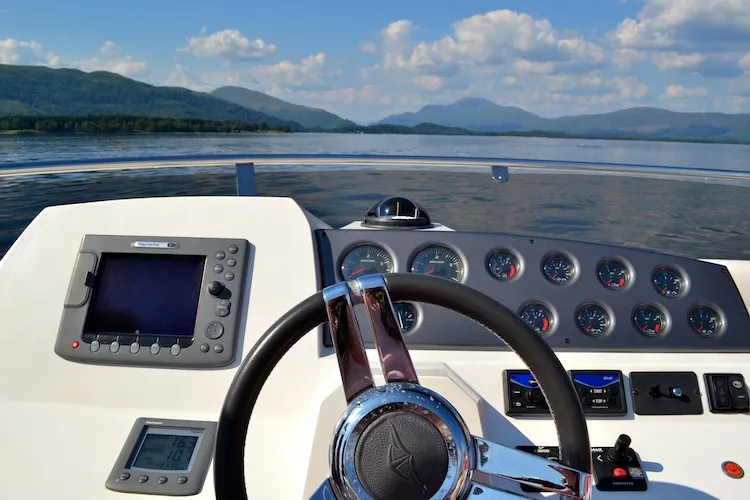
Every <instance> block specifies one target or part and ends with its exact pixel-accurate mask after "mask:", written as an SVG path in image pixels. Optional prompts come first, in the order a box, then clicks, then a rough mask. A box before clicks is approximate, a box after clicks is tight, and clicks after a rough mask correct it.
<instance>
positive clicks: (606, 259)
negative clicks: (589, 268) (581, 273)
mask: <svg viewBox="0 0 750 500" xmlns="http://www.w3.org/2000/svg"><path fill="white" fill-rule="evenodd" d="M608 262H616V263H618V264H620V265H622V267H624V268H625V271H626V272H627V273H628V277H627V279H626V280H625V286H624V287H622V288H610V287H608V286H607V285H605V284H604V283H603V282H602V278H601V277H600V276H599V269H601V267H602V266H603V265H604V264H606V263H608ZM594 276H595V277H596V281H597V282H598V283H599V284H600V285H601V286H602V287H604V289H605V290H609V291H611V292H624V291H626V290H629V289H630V288H631V287H632V286H633V284H634V283H635V279H636V276H635V268H634V267H633V265H632V264H631V263H630V261H629V260H628V259H626V258H624V257H616V256H610V257H604V258H603V259H600V260H599V262H598V263H597V264H596V268H594Z"/></svg>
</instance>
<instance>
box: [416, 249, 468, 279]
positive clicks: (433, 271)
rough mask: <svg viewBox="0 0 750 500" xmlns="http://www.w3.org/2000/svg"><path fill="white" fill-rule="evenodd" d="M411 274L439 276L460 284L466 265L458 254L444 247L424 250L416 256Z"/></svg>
mask: <svg viewBox="0 0 750 500" xmlns="http://www.w3.org/2000/svg"><path fill="white" fill-rule="evenodd" d="M411 272H413V273H416V274H426V275H428V276H438V277H440V278H445V279H449V280H453V281H458V282H459V283H460V282H461V281H462V280H463V277H464V264H463V262H462V261H461V257H459V256H458V254H457V253H456V252H454V251H453V250H451V249H450V248H448V247H444V246H442V245H432V246H429V247H427V248H424V249H422V250H420V251H419V253H417V255H415V256H414V260H413V261H412V263H411Z"/></svg>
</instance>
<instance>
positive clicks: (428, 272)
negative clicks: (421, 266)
mask: <svg viewBox="0 0 750 500" xmlns="http://www.w3.org/2000/svg"><path fill="white" fill-rule="evenodd" d="M434 272H435V268H434V267H433V268H432V269H430V270H429V271H427V272H426V273H425V274H432V273H434Z"/></svg>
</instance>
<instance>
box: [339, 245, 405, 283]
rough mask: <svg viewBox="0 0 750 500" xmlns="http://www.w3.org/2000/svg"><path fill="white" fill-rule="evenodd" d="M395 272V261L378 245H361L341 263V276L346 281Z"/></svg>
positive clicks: (353, 249) (352, 250)
mask: <svg viewBox="0 0 750 500" xmlns="http://www.w3.org/2000/svg"><path fill="white" fill-rule="evenodd" d="M392 272H393V259H392V258H391V256H390V254H389V253H388V252H386V251H385V250H384V249H383V248H381V247H379V246H377V245H359V246H357V247H354V248H352V249H351V250H349V252H348V253H347V254H346V255H345V256H344V259H343V260H342V261H341V276H343V277H344V279H345V280H350V279H352V278H359V277H360V276H366V275H368V274H385V273H392Z"/></svg>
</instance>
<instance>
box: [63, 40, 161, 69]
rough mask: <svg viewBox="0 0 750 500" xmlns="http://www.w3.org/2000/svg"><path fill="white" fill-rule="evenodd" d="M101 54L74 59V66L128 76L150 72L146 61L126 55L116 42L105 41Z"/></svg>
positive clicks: (100, 50)
mask: <svg viewBox="0 0 750 500" xmlns="http://www.w3.org/2000/svg"><path fill="white" fill-rule="evenodd" d="M99 54H100V56H101V57H98V56H97V57H92V58H90V59H81V60H78V61H73V63H72V66H73V67H75V68H78V69H80V70H82V71H87V72H89V71H109V72H111V73H118V74H120V75H123V76H127V77H136V76H144V75H147V74H148V73H149V67H148V64H147V63H146V62H144V61H139V60H137V59H135V58H134V57H133V56H129V55H124V54H123V53H122V49H121V48H120V46H119V45H117V44H116V43H115V42H112V41H109V40H108V41H106V42H104V44H102V46H101V47H100V48H99Z"/></svg>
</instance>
